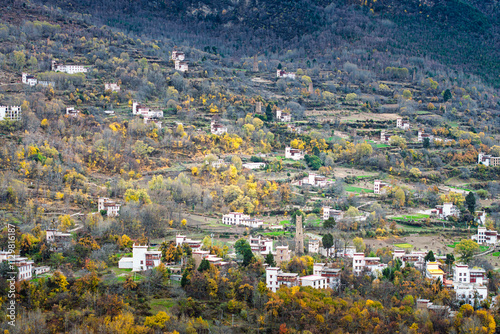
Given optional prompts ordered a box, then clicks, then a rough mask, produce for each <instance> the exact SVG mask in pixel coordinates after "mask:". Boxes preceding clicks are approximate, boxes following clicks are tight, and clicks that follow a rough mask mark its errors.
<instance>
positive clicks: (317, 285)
mask: <svg viewBox="0 0 500 334" xmlns="http://www.w3.org/2000/svg"><path fill="white" fill-rule="evenodd" d="M300 285H301V286H310V287H311V288H314V289H326V288H328V282H327V278H326V277H323V276H320V275H309V276H303V277H300Z"/></svg>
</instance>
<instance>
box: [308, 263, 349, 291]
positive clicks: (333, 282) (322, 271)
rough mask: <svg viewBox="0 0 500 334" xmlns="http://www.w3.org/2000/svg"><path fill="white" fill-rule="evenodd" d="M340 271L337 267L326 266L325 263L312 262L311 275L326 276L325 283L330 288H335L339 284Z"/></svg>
mask: <svg viewBox="0 0 500 334" xmlns="http://www.w3.org/2000/svg"><path fill="white" fill-rule="evenodd" d="M341 271H342V270H341V269H339V268H330V267H328V265H327V264H326V263H314V265H313V275H316V276H321V277H324V278H326V283H327V285H328V287H330V288H331V289H336V288H337V287H338V286H339V285H340V273H341Z"/></svg>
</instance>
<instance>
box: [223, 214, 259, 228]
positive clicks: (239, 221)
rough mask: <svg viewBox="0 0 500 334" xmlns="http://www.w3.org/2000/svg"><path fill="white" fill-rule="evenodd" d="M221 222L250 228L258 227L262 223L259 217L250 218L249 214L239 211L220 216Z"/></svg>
mask: <svg viewBox="0 0 500 334" xmlns="http://www.w3.org/2000/svg"><path fill="white" fill-rule="evenodd" d="M222 224H226V225H243V226H248V227H251V228H259V227H262V225H264V222H263V221H262V220H260V219H256V218H251V217H250V216H249V215H245V214H243V213H241V212H230V213H228V214H227V215H224V216H222Z"/></svg>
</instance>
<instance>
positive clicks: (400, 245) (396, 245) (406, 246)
mask: <svg viewBox="0 0 500 334" xmlns="http://www.w3.org/2000/svg"><path fill="white" fill-rule="evenodd" d="M394 246H395V247H399V248H412V247H413V245H412V244H408V243H404V244H394Z"/></svg>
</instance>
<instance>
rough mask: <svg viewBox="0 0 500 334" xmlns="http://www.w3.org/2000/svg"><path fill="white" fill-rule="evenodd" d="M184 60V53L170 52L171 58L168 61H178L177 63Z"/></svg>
mask: <svg viewBox="0 0 500 334" xmlns="http://www.w3.org/2000/svg"><path fill="white" fill-rule="evenodd" d="M185 58H186V56H185V54H184V52H181V51H175V50H174V51H172V57H171V58H170V59H172V60H174V61H175V60H179V61H183V60H184V59H185Z"/></svg>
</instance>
